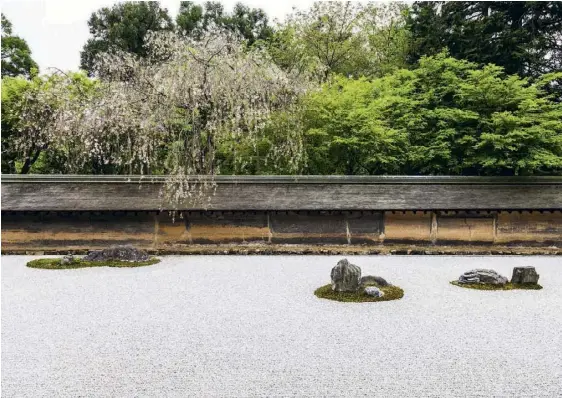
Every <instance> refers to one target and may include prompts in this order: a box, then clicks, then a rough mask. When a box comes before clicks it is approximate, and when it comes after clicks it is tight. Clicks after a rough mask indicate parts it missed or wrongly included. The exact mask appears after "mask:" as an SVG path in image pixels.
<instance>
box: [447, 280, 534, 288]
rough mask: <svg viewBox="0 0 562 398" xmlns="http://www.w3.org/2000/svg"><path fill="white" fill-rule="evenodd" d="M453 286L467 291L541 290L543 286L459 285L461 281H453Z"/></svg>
mask: <svg viewBox="0 0 562 398" xmlns="http://www.w3.org/2000/svg"><path fill="white" fill-rule="evenodd" d="M451 285H455V286H458V287H464V288H465V289H476V290H517V289H521V290H541V289H542V286H541V285H539V284H538V283H537V284H534V283H521V284H518V283H511V282H508V283H506V284H505V285H492V284H486V283H459V281H451Z"/></svg>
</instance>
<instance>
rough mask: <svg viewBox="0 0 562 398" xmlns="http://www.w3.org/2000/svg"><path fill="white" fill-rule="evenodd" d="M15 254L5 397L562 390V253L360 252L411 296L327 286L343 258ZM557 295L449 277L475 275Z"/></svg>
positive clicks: (539, 393) (5, 330)
mask: <svg viewBox="0 0 562 398" xmlns="http://www.w3.org/2000/svg"><path fill="white" fill-rule="evenodd" d="M33 258H36V257H31V256H2V268H1V271H2V396H3V397H26V398H27V397H188V396H194V397H229V396H232V397H296V396H298V397H328V396H329V397H360V396H368V397H549V398H550V397H557V396H562V289H561V285H562V258H560V257H497V256H494V257H435V256H420V257H416V256H404V257H399V256H392V257H386V256H370V257H369V256H349V257H348V258H349V260H350V261H351V262H353V263H355V264H357V265H359V266H360V267H362V269H363V274H364V275H366V274H375V275H381V276H383V277H384V278H386V279H387V280H388V281H389V282H391V283H393V284H396V285H398V286H400V287H402V288H403V289H404V291H405V296H404V298H403V299H402V300H398V301H391V302H380V303H339V302H332V301H328V300H321V299H318V298H316V297H315V296H314V295H313V291H314V289H316V288H317V287H319V286H321V285H324V284H326V283H328V282H329V275H330V269H331V267H332V266H334V265H335V264H336V262H337V260H339V259H340V258H341V256H337V257H336V256H330V257H328V256H322V257H321V256H310V257H300V256H299V257H297V256H295V257H291V256H272V257H268V256H251V257H242V256H207V257H201V256H191V257H187V256H186V257H172V256H170V257H165V258H164V259H163V261H162V262H161V263H160V264H156V265H153V266H150V267H141V268H134V269H124V268H85V269H75V270H64V271H58V270H41V269H30V268H27V267H25V263H26V262H27V261H29V260H31V259H33ZM517 265H520V266H523V265H535V266H536V267H537V271H538V273H539V274H540V276H541V277H540V283H541V284H542V285H543V286H544V289H543V290H541V291H523V290H519V291H475V290H468V289H463V288H459V287H455V286H452V285H450V284H449V281H450V280H452V279H455V278H457V277H458V276H459V275H460V274H461V273H462V272H464V271H467V270H469V269H471V268H476V267H478V268H494V269H496V270H497V271H499V272H500V273H501V274H503V275H505V276H508V277H511V270H512V267H514V266H517Z"/></svg>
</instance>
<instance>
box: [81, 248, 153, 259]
mask: <svg viewBox="0 0 562 398" xmlns="http://www.w3.org/2000/svg"><path fill="white" fill-rule="evenodd" d="M148 259H149V256H148V254H147V253H146V252H145V251H143V250H139V249H137V248H135V247H133V246H131V245H123V246H111V247H108V248H106V249H103V250H94V251H91V252H89V253H88V255H87V256H85V257H84V259H83V260H85V261H135V262H137V261H147V260H148Z"/></svg>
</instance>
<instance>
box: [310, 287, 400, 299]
mask: <svg viewBox="0 0 562 398" xmlns="http://www.w3.org/2000/svg"><path fill="white" fill-rule="evenodd" d="M367 286H376V287H378V288H379V289H380V290H381V291H383V292H384V296H382V297H373V296H369V295H368V294H365V291H364V289H363V288H360V289H359V290H358V291H357V292H335V291H333V290H332V285H331V284H328V285H324V286H322V287H319V288H318V289H316V290H315V291H314V295H315V296H316V297H318V298H323V299H328V300H334V301H341V302H345V303H368V302H369V303H371V302H376V301H392V300H399V299H401V298H402V297H404V290H402V289H401V288H399V287H398V286H382V287H381V286H377V285H376V284H370V285H367ZM364 287H365V286H364Z"/></svg>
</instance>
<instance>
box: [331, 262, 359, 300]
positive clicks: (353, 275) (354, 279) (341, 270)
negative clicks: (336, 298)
mask: <svg viewBox="0 0 562 398" xmlns="http://www.w3.org/2000/svg"><path fill="white" fill-rule="evenodd" d="M330 275H331V277H332V290H334V291H336V292H356V291H357V290H358V289H359V286H360V285H361V268H359V267H358V266H357V265H354V264H351V263H350V262H349V261H347V259H345V258H344V259H343V260H340V261H339V262H338V264H337V265H336V266H335V267H334V268H332V272H331V274H330Z"/></svg>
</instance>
